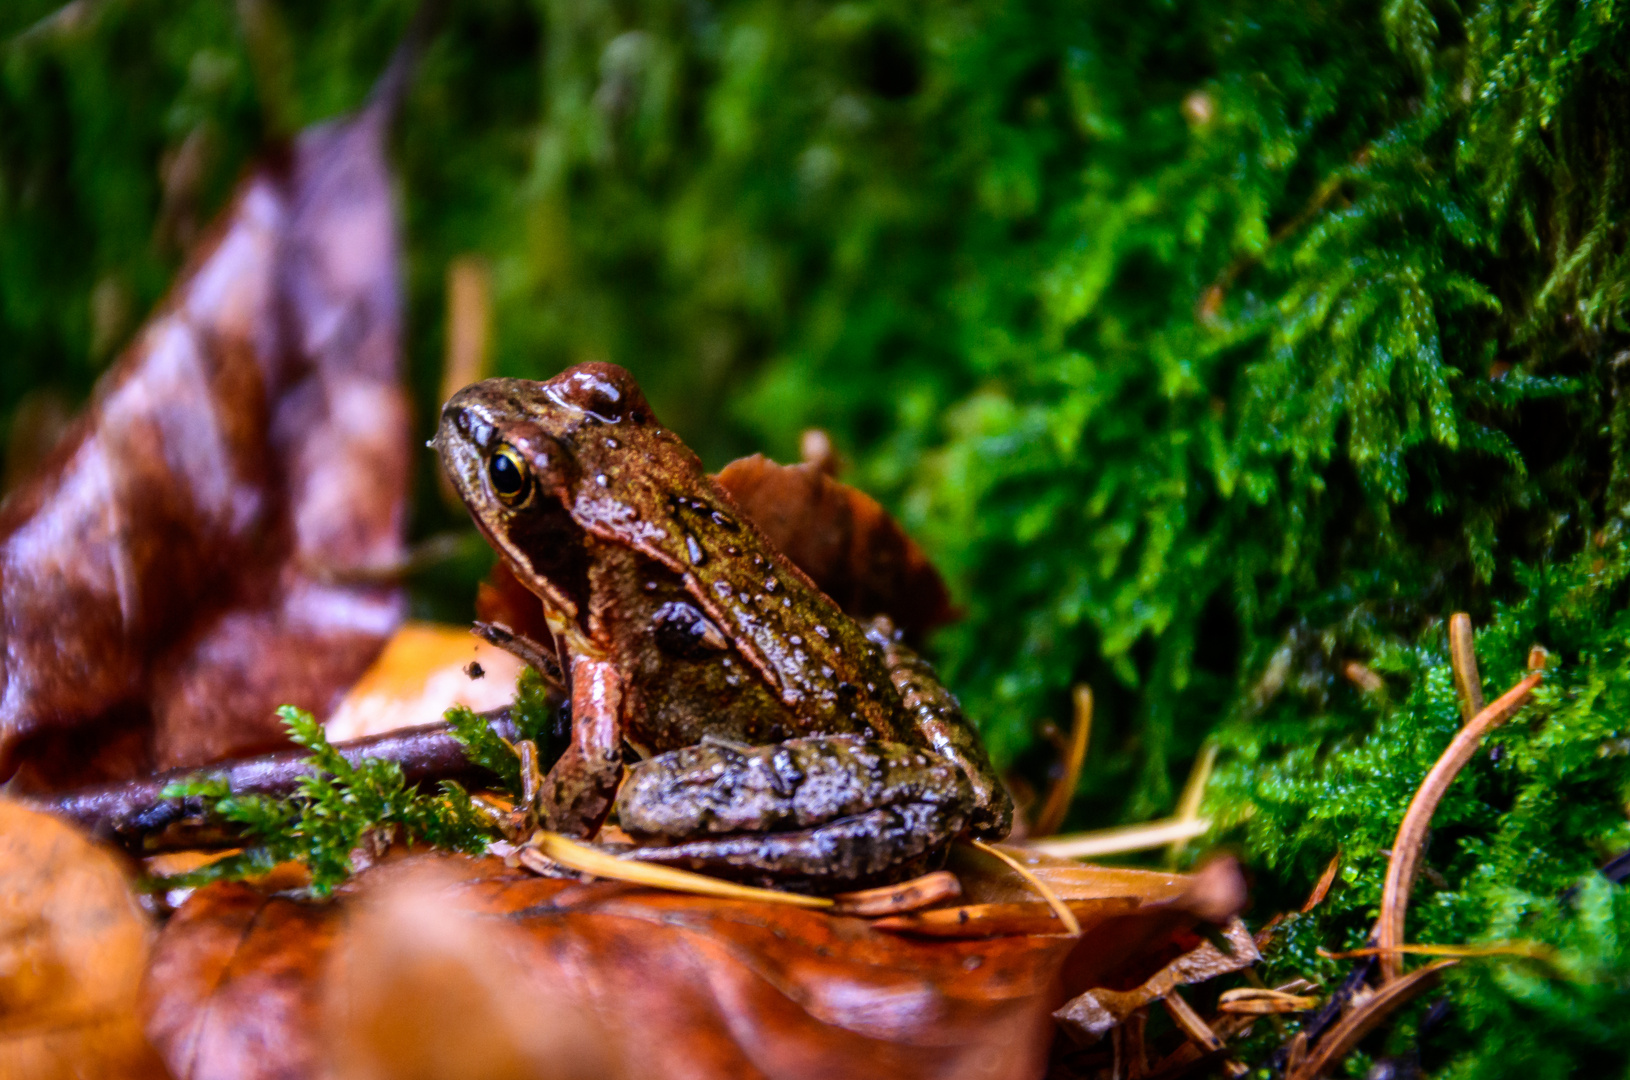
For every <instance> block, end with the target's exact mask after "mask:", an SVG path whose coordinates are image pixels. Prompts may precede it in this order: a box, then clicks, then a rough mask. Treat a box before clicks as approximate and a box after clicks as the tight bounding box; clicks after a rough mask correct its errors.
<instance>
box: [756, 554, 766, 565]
mask: <svg viewBox="0 0 1630 1080" xmlns="http://www.w3.org/2000/svg"><path fill="white" fill-rule="evenodd" d="M753 565H754V566H763V565H764V556H762V555H754V556H753Z"/></svg>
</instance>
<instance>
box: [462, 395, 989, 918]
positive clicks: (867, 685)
mask: <svg viewBox="0 0 1630 1080" xmlns="http://www.w3.org/2000/svg"><path fill="white" fill-rule="evenodd" d="M434 445H435V448H436V450H437V451H438V453H439V454H440V456H441V461H442V465H443V467H444V468H445V469H446V471H447V473H448V475H449V477H450V478H451V479H452V481H453V484H454V485H455V487H456V488H457V489H458V491H459V493H460V495H461V496H462V497H463V499H464V501H465V503H466V505H467V506H468V507H469V509H470V512H471V514H472V515H473V516H474V518H475V521H476V524H477V525H478V526H479V527H480V528H481V530H482V532H483V533H485V534H486V536H487V538H488V540H489V541H490V542H491V543H492V545H493V546H494V547H495V548H496V549H497V550H498V551H499V552H500V554H501V555H502V557H503V559H504V560H505V562H506V563H507V565H508V568H509V569H510V571H511V572H512V573H513V574H514V575H515V577H516V578H517V579H518V580H519V581H520V582H521V583H523V584H524V585H525V586H526V587H527V588H528V589H530V590H531V591H532V592H534V593H535V594H536V595H537V596H538V598H539V599H540V600H541V601H542V605H543V609H544V614H545V617H546V620H547V623H548V626H549V631H550V633H551V634H552V635H553V637H554V641H553V642H552V643H543V644H544V652H545V653H546V654H550V655H552V656H554V657H556V658H558V660H559V666H560V669H561V671H562V673H563V676H564V681H565V682H566V684H567V686H568V693H569V696H570V702H571V730H572V734H571V741H570V745H569V746H568V747H567V748H566V750H565V752H564V753H563V754H562V755H561V757H560V758H559V760H558V761H557V762H556V763H555V765H554V766H553V768H552V769H550V771H549V774H548V776H547V777H545V778H544V780H543V783H542V787H541V791H540V794H539V806H540V808H541V813H542V816H543V818H544V821H545V824H546V825H547V826H548V827H549V828H551V829H555V830H557V831H560V832H564V833H568V834H572V835H578V836H585V837H587V836H593V835H594V834H595V833H596V832H597V831H598V829H599V827H600V825H601V823H602V822H603V821H604V820H605V818H606V816H607V815H608V813H609V812H610V810H611V808H612V802H613V798H614V797H615V798H616V801H617V811H618V819H619V822H620V823H621V825H622V827H623V828H624V829H625V830H627V831H628V832H629V833H630V834H631V835H633V836H635V837H636V838H638V839H639V840H640V841H641V842H642V845H643V846H642V847H641V848H640V850H639V853H638V854H639V856H640V857H641V858H644V859H650V860H654V861H658V862H663V863H667V864H670V865H678V866H685V867H689V868H693V869H698V870H703V871H706V872H711V873H716V874H721V875H724V876H730V877H735V878H738V879H742V880H748V881H755V882H759V883H765V884H779V885H784V886H788V887H793V888H803V889H816V890H820V889H826V890H832V889H837V888H850V887H855V886H857V885H864V884H876V883H881V882H885V881H889V880H898V879H899V878H901V877H903V876H907V875H909V874H911V873H914V872H920V871H921V870H922V869H924V868H926V867H928V866H929V865H930V864H931V863H932V862H933V861H934V860H935V859H937V858H938V857H940V856H941V855H942V854H943V852H944V850H945V848H946V846H947V844H948V842H949V841H950V840H951V839H952V838H953V837H955V836H957V835H960V834H963V833H967V834H971V835H973V836H977V837H981V838H999V837H1002V836H1005V835H1006V834H1007V832H1008V829H1009V827H1010V826H1011V823H1012V814H1013V808H1012V803H1011V801H1010V799H1009V798H1008V796H1007V793H1006V792H1005V790H1004V789H1003V787H1002V784H1001V782H1000V781H999V780H998V779H997V777H996V775H995V773H994V771H993V770H992V768H991V765H990V762H989V760H988V759H987V757H986V756H985V752H984V750H983V748H982V747H981V746H980V743H979V740H978V737H977V735H976V734H975V733H974V731H973V729H972V728H971V727H970V726H969V725H968V723H967V722H966V720H965V719H964V718H963V716H962V713H961V710H960V709H959V707H958V705H957V703H956V700H955V699H954V698H953V697H952V696H951V695H950V693H949V692H948V691H946V690H945V689H944V687H942V686H941V685H940V684H939V683H938V681H937V680H936V679H935V678H934V675H933V672H932V671H931V670H930V669H929V668H928V666H927V665H926V664H925V663H924V662H923V661H922V660H921V659H919V658H918V657H917V656H916V655H914V654H913V653H912V652H911V651H910V650H909V649H907V648H906V647H905V646H904V645H903V644H901V642H900V641H899V639H898V635H897V634H895V633H893V632H892V628H891V627H890V626H889V624H888V622H887V620H885V619H879V620H877V621H876V622H874V623H873V624H872V625H871V626H862V625H860V624H859V623H857V622H856V621H854V620H853V619H851V618H849V617H848V616H847V615H845V614H844V613H843V612H842V611H841V610H839V609H838V607H837V606H836V605H835V604H834V603H833V602H832V601H831V600H830V599H829V598H828V597H827V596H826V595H825V594H824V593H822V592H821V591H820V590H819V589H818V588H816V587H815V586H814V585H813V583H812V582H811V581H810V580H809V578H808V577H806V576H805V575H804V574H803V572H801V571H800V570H799V569H798V568H797V567H796V566H794V565H793V564H792V563H791V562H789V561H788V560H787V558H786V557H785V556H783V555H782V554H781V553H780V552H779V551H777V550H776V549H775V548H774V547H773V546H772V545H771V544H770V543H769V541H768V540H766V539H765V538H764V536H763V535H762V534H761V533H760V532H759V530H758V529H757V528H756V527H755V526H754V525H753V524H752V523H751V522H750V521H748V520H747V519H746V518H745V517H744V516H743V515H742V513H741V512H740V511H739V509H738V508H737V507H736V506H735V504H734V503H733V502H732V501H731V499H730V497H729V496H728V495H727V494H726V493H725V492H724V491H723V490H722V489H721V488H720V487H719V486H718V485H717V484H715V483H714V482H713V481H712V480H711V479H710V478H709V477H708V476H707V475H706V473H704V472H703V470H702V466H701V463H700V461H699V460H698V459H697V457H696V455H695V454H693V453H691V451H690V450H689V449H688V448H686V447H685V445H684V444H683V443H681V442H680V440H679V439H678V437H677V436H675V435H674V434H673V433H672V432H671V431H668V430H667V429H665V428H663V427H662V426H661V425H660V424H659V423H658V422H657V420H656V417H655V416H654V415H652V412H651V409H650V406H649V405H647V404H646V401H645V398H644V395H643V394H641V392H640V389H639V387H638V386H637V385H636V384H635V382H634V380H633V378H632V377H631V376H630V375H629V374H628V372H626V371H624V370H623V369H622V368H620V367H617V366H615V365H612V364H583V365H580V366H578V367H575V368H572V369H570V370H568V371H566V372H564V373H562V374H561V375H559V376H557V377H555V378H553V379H550V380H549V381H547V382H541V383H540V382H530V381H525V380H520V379H490V380H488V381H486V382H482V383H479V384H477V385H474V386H471V387H468V388H466V389H464V390H461V391H460V392H459V393H458V394H456V395H455V396H454V397H453V399H452V400H451V401H449V402H448V403H447V405H446V406H445V407H444V408H443V410H442V417H441V425H440V429H439V431H438V432H437V435H436V439H435V442H434ZM516 645H517V651H518V652H522V653H530V654H533V655H535V654H536V646H533V647H531V648H528V647H526V644H525V643H524V642H518V643H516ZM625 746H626V747H627V748H628V749H629V751H631V757H633V758H637V759H639V760H637V761H636V762H635V763H634V764H633V765H632V766H631V767H630V770H629V773H630V775H629V777H628V780H627V782H626V783H625V784H623V785H622V791H621V794H620V795H619V794H618V785H619V781H620V780H621V779H622V774H623V766H624V759H625Z"/></svg>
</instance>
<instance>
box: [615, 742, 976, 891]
mask: <svg viewBox="0 0 1630 1080" xmlns="http://www.w3.org/2000/svg"><path fill="white" fill-rule="evenodd" d="M972 802H973V795H972V792H971V790H970V789H969V786H968V781H967V779H966V778H965V777H964V776H963V775H962V772H961V770H960V769H958V768H957V767H956V766H955V765H953V764H952V763H951V762H949V761H946V760H945V759H943V758H941V757H939V756H938V755H936V754H933V753H929V752H926V751H924V750H922V749H920V748H917V747H910V746H905V745H902V744H899V743H888V742H875V741H871V742H869V741H865V740H862V739H858V738H855V737H853V736H813V737H809V738H802V739H791V740H788V741H787V742H784V743H777V744H774V745H769V746H743V745H740V744H736V743H730V742H726V741H723V740H719V739H713V738H708V739H704V740H703V741H702V742H701V743H700V744H698V745H696V746H691V747H686V748H684V749H681V750H675V751H673V752H671V753H667V754H661V755H658V756H657V757H654V758H651V759H650V760H648V761H642V762H640V763H639V764H638V765H635V766H634V767H633V768H632V769H630V770H629V778H628V782H627V783H625V784H624V785H623V789H622V792H621V793H620V794H619V795H618V797H617V813H618V821H619V822H620V824H621V825H622V827H623V828H624V829H625V830H627V831H628V832H629V833H630V834H631V835H633V836H635V837H636V838H638V839H639V840H641V841H642V842H643V843H644V846H641V847H640V848H639V849H638V850H637V851H636V852H634V853H633V854H634V855H636V856H637V857H638V858H640V859H644V860H647V861H651V862H659V863H663V864H665V865H669V866H679V867H684V868H686V869H691V870H698V871H703V872H706V873H712V874H717V875H720V876H724V877H730V878H735V879H737V880H742V881H748V882H751V883H754V884H761V885H779V886H783V887H792V888H802V889H810V890H817V891H834V890H839V889H846V888H857V887H860V886H863V885H873V884H882V883H884V882H889V881H897V880H900V879H901V878H904V877H908V876H911V875H912V874H916V873H921V872H923V871H924V870H926V869H928V868H929V866H928V864H929V863H930V862H931V861H932V860H934V859H935V858H937V857H938V856H939V855H940V854H941V853H943V851H944V850H945V847H946V845H947V843H948V842H949V841H950V840H951V839H952V838H953V837H955V836H956V835H957V834H958V833H960V832H961V831H962V828H963V826H964V824H965V823H966V821H967V815H968V812H969V810H970V809H971V807H972Z"/></svg>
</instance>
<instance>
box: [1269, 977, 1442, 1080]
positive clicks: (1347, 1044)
mask: <svg viewBox="0 0 1630 1080" xmlns="http://www.w3.org/2000/svg"><path fill="white" fill-rule="evenodd" d="M1457 963H1459V961H1458V960H1439V961H1438V962H1437V963H1435V964H1432V965H1430V966H1428V967H1423V968H1420V969H1419V970H1417V971H1412V972H1410V973H1409V974H1408V975H1405V976H1403V977H1401V978H1398V979H1394V980H1392V981H1391V982H1389V983H1387V984H1386V985H1385V986H1383V987H1381V989H1379V990H1377V991H1376V992H1375V993H1374V994H1372V995H1370V997H1369V998H1367V999H1366V1000H1365V1001H1364V1003H1363V1004H1361V1005H1359V1006H1358V1007H1357V1008H1355V1009H1353V1011H1352V1012H1350V1013H1348V1014H1347V1015H1346V1016H1344V1017H1342V1019H1341V1021H1340V1022H1339V1023H1337V1024H1336V1025H1335V1027H1333V1028H1331V1029H1330V1031H1329V1032H1328V1033H1327V1034H1326V1035H1325V1036H1324V1038H1322V1039H1320V1040H1319V1041H1318V1042H1317V1043H1315V1044H1313V1046H1312V1048H1311V1049H1310V1050H1309V1051H1308V1054H1307V1057H1306V1058H1305V1059H1304V1060H1302V1061H1301V1062H1300V1063H1299V1064H1298V1065H1297V1066H1296V1067H1295V1068H1293V1069H1292V1070H1290V1071H1289V1072H1288V1073H1287V1074H1286V1077H1285V1080H1317V1078H1318V1077H1319V1076H1322V1075H1323V1074H1324V1073H1325V1072H1326V1071H1328V1070H1329V1069H1330V1067H1331V1066H1333V1065H1335V1064H1336V1062H1338V1061H1340V1060H1341V1059H1342V1058H1344V1057H1346V1056H1347V1054H1348V1053H1349V1052H1350V1051H1351V1050H1352V1049H1353V1047H1355V1046H1357V1045H1358V1044H1359V1042H1360V1040H1362V1039H1363V1038H1364V1036H1366V1035H1368V1034H1369V1033H1370V1032H1372V1031H1374V1030H1375V1029H1376V1028H1377V1027H1378V1026H1379V1025H1380V1024H1381V1022H1382V1021H1383V1020H1385V1019H1386V1018H1387V1017H1388V1016H1391V1015H1392V1014H1393V1013H1394V1012H1396V1011H1397V1010H1398V1009H1399V1008H1400V1007H1401V1006H1403V1005H1405V1004H1407V1003H1408V1002H1410V1001H1413V1000H1414V999H1415V998H1416V997H1419V996H1420V995H1421V994H1423V993H1425V992H1426V991H1427V990H1429V989H1431V988H1432V987H1433V986H1435V985H1437V981H1438V975H1439V974H1440V973H1441V972H1442V971H1443V969H1444V968H1447V967H1453V966H1454V965H1455V964H1457Z"/></svg>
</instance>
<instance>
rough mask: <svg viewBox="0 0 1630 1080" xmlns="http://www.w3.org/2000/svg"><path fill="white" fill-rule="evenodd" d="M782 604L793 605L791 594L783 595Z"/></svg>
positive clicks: (783, 605) (785, 605) (784, 605)
mask: <svg viewBox="0 0 1630 1080" xmlns="http://www.w3.org/2000/svg"><path fill="white" fill-rule="evenodd" d="M781 606H782V607H791V606H792V597H790V596H783V597H782V598H781Z"/></svg>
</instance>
